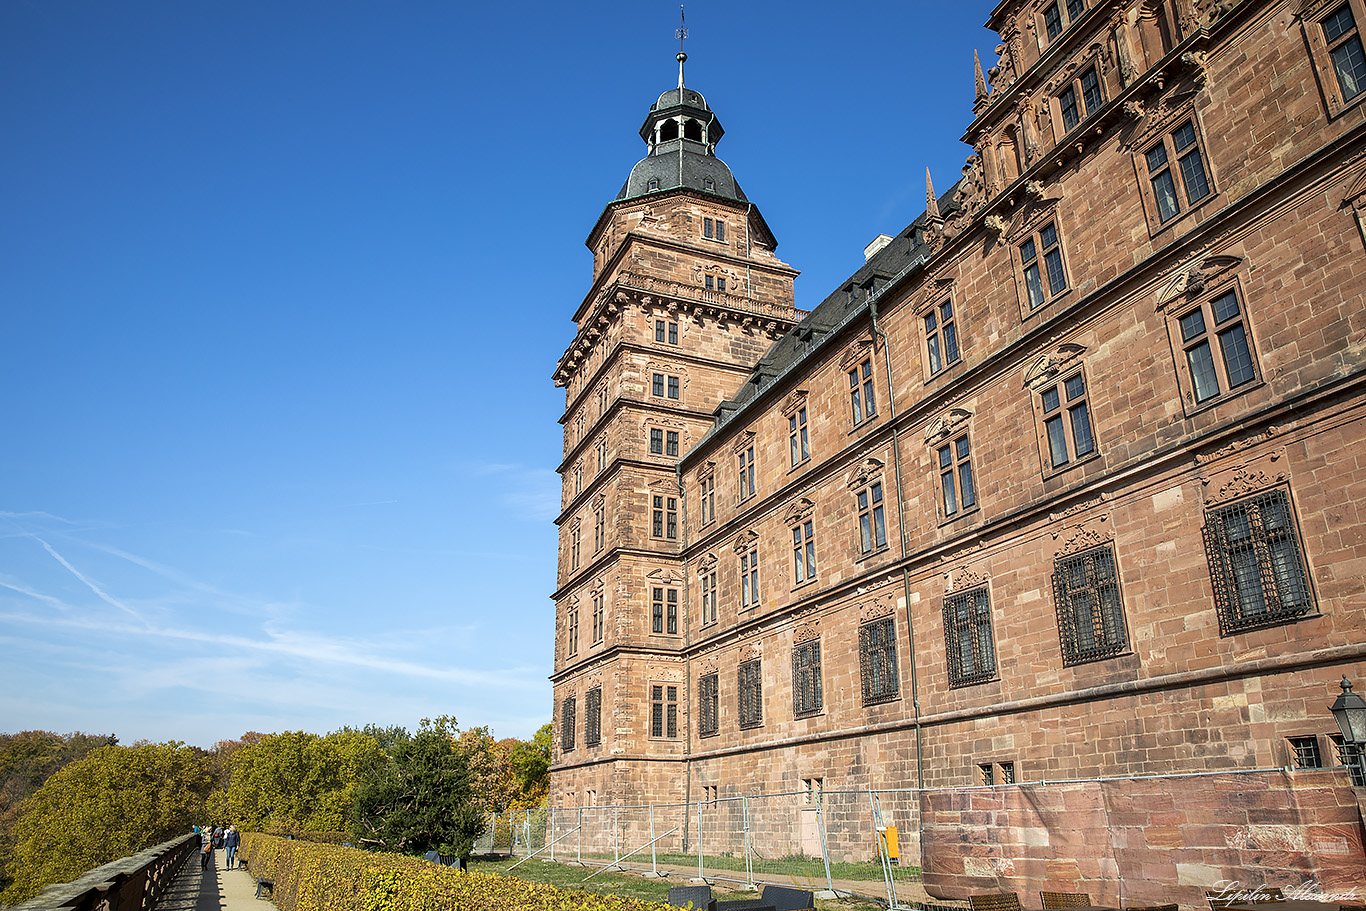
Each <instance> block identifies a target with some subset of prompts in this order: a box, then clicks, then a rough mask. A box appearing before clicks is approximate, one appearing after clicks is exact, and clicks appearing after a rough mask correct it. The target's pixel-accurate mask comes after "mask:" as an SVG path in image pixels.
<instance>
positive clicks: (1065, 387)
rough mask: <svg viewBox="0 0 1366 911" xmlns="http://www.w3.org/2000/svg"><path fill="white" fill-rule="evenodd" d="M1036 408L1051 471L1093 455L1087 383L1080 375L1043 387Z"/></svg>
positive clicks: (1094, 442)
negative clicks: (1052, 468) (1040, 416)
mask: <svg viewBox="0 0 1366 911" xmlns="http://www.w3.org/2000/svg"><path fill="white" fill-rule="evenodd" d="M1039 406H1040V408H1041V409H1042V411H1043V428H1044V438H1045V440H1046V442H1047V444H1048V457H1049V462H1050V464H1051V465H1052V467H1054V468H1060V467H1062V466H1063V465H1066V464H1068V463H1069V462H1075V461H1076V460H1078V459H1081V458H1084V457H1086V456H1088V455H1091V454H1092V453H1093V452H1095V451H1096V440H1095V437H1094V436H1092V434H1091V411H1090V408H1089V406H1088V405H1087V395H1086V380H1085V379H1084V378H1083V377H1082V375H1081V374H1080V373H1075V374H1073V375H1072V376H1069V377H1068V378H1067V379H1065V380H1063V381H1062V382H1061V383H1054V384H1053V385H1051V386H1048V387H1045V388H1044V389H1043V390H1042V391H1041V392H1040V393H1039Z"/></svg>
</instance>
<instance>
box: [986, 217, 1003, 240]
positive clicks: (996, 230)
mask: <svg viewBox="0 0 1366 911" xmlns="http://www.w3.org/2000/svg"><path fill="white" fill-rule="evenodd" d="M982 225H983V226H984V227H985V228H986V229H987V230H988V231H990V232H991V233H992V234H995V235H996V236H997V237H1000V236H1001V235H1002V234H1005V233H1006V231H1008V230H1010V222H1009V221H1007V220H1006V219H1005V218H1003V217H1002V216H1000V215H988V216H987V217H986V218H984V219H983V220H982Z"/></svg>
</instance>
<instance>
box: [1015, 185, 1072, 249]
mask: <svg viewBox="0 0 1366 911" xmlns="http://www.w3.org/2000/svg"><path fill="white" fill-rule="evenodd" d="M1030 182H1031V183H1033V181H1030ZM1061 201H1062V196H1061V195H1059V196H1048V195H1046V194H1045V195H1042V196H1038V197H1035V196H1033V195H1030V194H1026V196H1025V205H1024V207H1023V208H1022V209H1020V212H1019V214H1017V215H1016V216H1015V218H1014V220H1013V221H1012V222H1011V225H1010V227H1009V228H1008V229H1007V233H1008V234H1009V236H1010V242H1011V244H1019V243H1023V242H1024V239H1025V236H1026V235H1029V234H1033V233H1034V232H1035V231H1036V230H1038V229H1039V227H1040V226H1042V225H1043V224H1044V222H1048V221H1056V219H1057V210H1058V203H1059V202H1061Z"/></svg>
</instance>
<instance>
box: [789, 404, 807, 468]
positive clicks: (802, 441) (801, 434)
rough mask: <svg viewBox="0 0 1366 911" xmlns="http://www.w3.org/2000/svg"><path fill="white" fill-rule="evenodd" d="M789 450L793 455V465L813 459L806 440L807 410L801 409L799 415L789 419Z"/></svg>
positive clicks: (798, 410)
mask: <svg viewBox="0 0 1366 911" xmlns="http://www.w3.org/2000/svg"><path fill="white" fill-rule="evenodd" d="M787 439H788V448H789V449H790V450H791V453H792V464H793V465H794V466H795V465H797V463H799V462H804V461H806V460H807V459H808V458H810V457H811V449H810V447H809V446H808V445H807V439H806V409H805V408H799V409H797V413H796V414H794V415H792V416H791V417H789V418H788V419H787Z"/></svg>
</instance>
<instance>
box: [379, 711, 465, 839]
mask: <svg viewBox="0 0 1366 911" xmlns="http://www.w3.org/2000/svg"><path fill="white" fill-rule="evenodd" d="M458 730H459V728H458V727H457V726H456V724H455V719H454V718H451V717H449V716H442V717H441V718H438V719H436V721H432V720H430V719H427V718H424V719H422V726H421V728H420V729H419V730H418V732H417V733H416V734H412V735H407V734H405V736H403V737H402V738H400V739H397V740H395V742H394V744H393V746H392V747H391V748H390V749H389V751H388V754H387V756H386V757H385V759H384V760H383V761H381V762H378V763H376V764H375V765H374V766H373V767H372V769H371V774H370V776H369V777H368V778H367V779H366V780H365V781H364V782H363V783H362V784H361V785H360V786H359V787H357V789H356V794H355V802H354V804H353V807H352V834H353V837H354V838H355V841H356V842H357V844H360V845H362V846H364V847H366V848H369V849H372V850H380V851H391V852H394V853H401V854H425V853H426V852H428V851H437V852H438V853H441V854H447V855H454V856H457V857H461V858H464V857H468V856H469V855H470V852H471V851H472V850H473V849H474V840H475V839H476V838H478V837H479V834H480V833H481V832H482V830H483V813H482V812H481V810H480V808H479V807H478V806H477V805H476V804H475V802H474V798H473V793H472V791H471V789H470V772H469V762H468V759H467V757H466V756H465V754H464V753H463V752H461V751H460V750H459V749H457V747H456V736H455V735H456V733H457V732H458Z"/></svg>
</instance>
